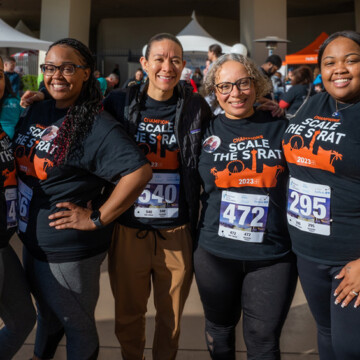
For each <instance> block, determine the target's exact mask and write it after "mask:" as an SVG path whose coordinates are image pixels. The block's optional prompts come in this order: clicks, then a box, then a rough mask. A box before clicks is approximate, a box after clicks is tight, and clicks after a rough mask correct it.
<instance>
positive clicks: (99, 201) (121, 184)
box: [0, 38, 151, 360]
mask: <svg viewBox="0 0 360 360" xmlns="http://www.w3.org/2000/svg"><path fill="white" fill-rule="evenodd" d="M41 70H42V72H43V73H44V83H45V86H46V88H47V91H48V93H49V95H50V96H51V98H50V99H49V100H45V101H40V102H38V103H35V104H33V105H32V106H31V107H29V108H27V109H26V112H25V113H24V116H23V117H22V118H21V121H20V122H19V124H18V126H17V129H16V134H15V136H14V140H13V143H14V155H15V159H16V163H17V168H18V169H19V171H18V179H19V197H20V199H19V203H20V209H19V237H20V239H21V240H22V242H23V244H24V267H25V270H26V274H27V277H28V279H29V282H30V286H31V291H32V293H33V295H34V297H35V300H36V303H37V309H38V324H37V331H36V340H35V349H34V356H33V360H39V359H41V360H45V359H52V358H53V357H54V354H55V352H56V348H57V346H58V344H59V342H60V340H61V338H62V337H63V336H64V335H65V336H66V352H67V359H68V360H95V359H97V357H98V352H99V339H98V334H97V330H96V324H95V319H94V311H95V306H96V303H97V300H98V296H99V278H100V266H101V263H102V262H103V260H104V258H105V256H106V253H107V250H108V247H109V245H110V241H111V233H112V225H111V224H112V222H113V220H114V219H115V218H117V217H118V216H119V215H120V214H121V213H123V212H124V211H125V210H126V209H127V208H128V207H129V206H131V205H132V203H133V202H134V201H135V200H136V198H137V197H138V196H139V194H140V193H141V191H142V190H143V188H144V186H145V185H146V183H147V182H148V181H149V180H150V178H151V167H150V165H149V164H148V161H147V160H146V158H145V157H144V155H143V154H142V153H141V151H139V149H138V147H137V146H136V145H135V144H134V142H133V140H132V139H130V138H129V137H128V136H127V135H126V133H125V132H124V130H123V128H122V127H121V125H120V124H119V123H118V122H117V121H116V120H115V119H114V118H113V117H111V116H110V115H109V114H108V113H107V112H106V111H103V105H102V99H103V97H102V95H101V93H100V89H99V87H98V86H97V84H96V81H97V80H96V79H95V77H94V70H95V63H94V58H93V55H92V53H91V52H90V50H89V49H88V48H87V47H86V46H85V45H84V44H82V43H81V42H80V41H78V40H76V39H69V38H66V39H61V40H58V41H57V42H55V43H53V44H52V45H51V46H50V48H49V50H48V52H47V54H46V57H45V63H44V64H42V65H41ZM24 96H25V94H24ZM0 354H1V353H0ZM0 357H1V355H0Z"/></svg>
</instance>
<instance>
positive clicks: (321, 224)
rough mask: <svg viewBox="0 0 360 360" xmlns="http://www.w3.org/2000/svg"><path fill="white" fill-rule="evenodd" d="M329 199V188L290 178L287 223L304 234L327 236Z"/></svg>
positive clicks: (328, 229) (328, 233)
mask: <svg viewBox="0 0 360 360" xmlns="http://www.w3.org/2000/svg"><path fill="white" fill-rule="evenodd" d="M330 199H331V191H330V187H329V186H327V185H321V184H312V183H308V182H305V181H301V180H298V179H295V178H290V180H289V193H288V206H287V219H288V223H289V224H290V225H291V226H294V227H296V228H297V229H299V230H302V231H305V232H310V233H315V234H319V235H325V236H329V235H330V222H331V220H330Z"/></svg>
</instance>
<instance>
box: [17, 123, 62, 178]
mask: <svg viewBox="0 0 360 360" xmlns="http://www.w3.org/2000/svg"><path fill="white" fill-rule="evenodd" d="M58 130H59V128H58V127H57V126H54V125H52V126H49V127H45V126H42V125H39V124H34V125H32V126H30V128H29V130H28V131H27V132H26V134H22V133H18V134H17V137H16V138H15V139H14V143H15V144H16V148H15V156H16V158H17V162H18V167H19V170H20V171H22V172H24V173H25V174H26V175H28V176H33V177H35V178H38V179H40V180H46V179H47V172H48V170H49V169H50V168H52V167H53V166H54V163H53V162H52V161H51V160H50V158H52V156H53V154H54V151H55V149H56V146H55V145H54V144H53V140H54V139H55V138H56V136H57V132H58Z"/></svg>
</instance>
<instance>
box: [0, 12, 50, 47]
mask: <svg viewBox="0 0 360 360" xmlns="http://www.w3.org/2000/svg"><path fill="white" fill-rule="evenodd" d="M50 45H51V42H50V41H44V40H39V39H36V38H34V37H31V36H28V35H25V34H23V33H21V32H20V31H17V30H15V29H13V28H12V27H11V26H10V25H8V24H6V23H5V22H4V21H3V20H1V19H0V47H7V48H21V49H33V50H47V49H48V48H49V46H50Z"/></svg>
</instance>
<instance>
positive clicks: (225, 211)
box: [218, 190, 269, 243]
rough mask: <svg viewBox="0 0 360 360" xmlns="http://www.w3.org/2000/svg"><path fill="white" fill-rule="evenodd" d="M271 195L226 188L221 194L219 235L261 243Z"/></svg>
mask: <svg viewBox="0 0 360 360" xmlns="http://www.w3.org/2000/svg"><path fill="white" fill-rule="evenodd" d="M268 208H269V196H267V195H253V194H242V193H236V192H233V191H227V190H224V191H223V192H222V195H221V205H220V219H219V231H218V235H219V236H222V237H226V238H228V239H233V240H240V241H246V242H254V243H261V242H262V241H263V237H264V232H265V228H266V220H267V214H268Z"/></svg>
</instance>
